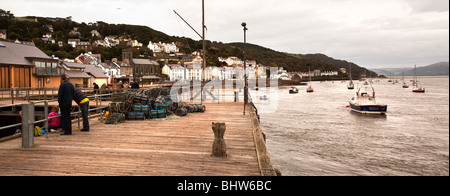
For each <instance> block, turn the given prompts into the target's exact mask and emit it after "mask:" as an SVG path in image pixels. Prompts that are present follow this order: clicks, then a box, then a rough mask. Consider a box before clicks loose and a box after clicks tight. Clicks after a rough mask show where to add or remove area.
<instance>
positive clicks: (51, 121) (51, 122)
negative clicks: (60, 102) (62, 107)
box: [48, 112, 61, 127]
mask: <svg viewBox="0 0 450 196" xmlns="http://www.w3.org/2000/svg"><path fill="white" fill-rule="evenodd" d="M54 116H58V112H52V113H50V114H49V115H48V117H49V118H51V117H54ZM60 123H61V118H54V119H49V120H48V125H50V126H52V127H59V124H60Z"/></svg>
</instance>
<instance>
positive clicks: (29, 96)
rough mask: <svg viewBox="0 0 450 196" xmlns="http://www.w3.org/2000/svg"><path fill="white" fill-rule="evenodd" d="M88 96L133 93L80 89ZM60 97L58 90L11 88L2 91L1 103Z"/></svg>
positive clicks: (110, 88)
mask: <svg viewBox="0 0 450 196" xmlns="http://www.w3.org/2000/svg"><path fill="white" fill-rule="evenodd" d="M79 89H81V91H83V93H85V94H86V95H95V94H111V93H116V92H124V91H132V90H133V89H130V88H123V89H118V88H116V87H109V88H106V89H98V90H97V92H95V90H94V88H79ZM57 97H58V88H9V89H0V101H5V100H8V101H11V104H15V103H16V102H17V101H27V102H30V101H41V100H49V99H55V98H57Z"/></svg>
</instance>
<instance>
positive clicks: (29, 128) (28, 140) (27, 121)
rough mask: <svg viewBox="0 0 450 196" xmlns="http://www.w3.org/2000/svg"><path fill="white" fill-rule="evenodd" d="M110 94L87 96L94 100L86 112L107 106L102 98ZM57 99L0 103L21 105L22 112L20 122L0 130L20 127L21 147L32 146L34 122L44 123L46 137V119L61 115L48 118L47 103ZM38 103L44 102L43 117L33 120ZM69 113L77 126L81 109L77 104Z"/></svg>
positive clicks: (0, 106)
mask: <svg viewBox="0 0 450 196" xmlns="http://www.w3.org/2000/svg"><path fill="white" fill-rule="evenodd" d="M112 95H113V94H112V93H110V94H101V95H96V94H95V95H92V96H88V98H89V99H92V98H93V99H94V101H95V108H93V109H89V110H88V112H92V111H96V112H95V113H97V114H99V113H100V112H101V110H102V109H105V108H107V106H103V104H102V99H104V98H109V99H111V97H112ZM57 101H58V100H44V101H35V102H28V103H20V104H10V105H0V108H8V107H13V108H15V107H21V114H22V115H21V118H22V120H21V122H20V123H17V124H12V125H7V126H3V127H0V131H2V130H5V129H10V128H15V127H20V128H21V134H20V135H21V136H22V148H31V147H33V145H34V127H35V124H38V123H45V124H44V127H45V129H44V130H45V131H46V133H45V137H46V138H47V139H48V133H49V132H50V130H49V125H48V120H49V119H53V118H59V117H61V115H59V116H55V117H51V118H48V114H49V112H48V108H49V103H51V102H57ZM40 103H44V117H45V118H44V119H42V120H35V119H36V113H35V106H36V104H40ZM70 115H71V117H73V116H76V119H75V120H77V121H78V127H79V126H80V118H81V110H80V108H79V106H78V111H76V112H72V113H71V114H70Z"/></svg>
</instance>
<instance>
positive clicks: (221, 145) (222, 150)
mask: <svg viewBox="0 0 450 196" xmlns="http://www.w3.org/2000/svg"><path fill="white" fill-rule="evenodd" d="M212 129H213V132H214V143H213V146H212V155H211V156H214V157H226V156H227V145H226V144H225V140H224V138H223V137H224V135H225V130H226V124H225V123H212Z"/></svg>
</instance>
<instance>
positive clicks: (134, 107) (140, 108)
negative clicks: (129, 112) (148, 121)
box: [133, 105, 142, 112]
mask: <svg viewBox="0 0 450 196" xmlns="http://www.w3.org/2000/svg"><path fill="white" fill-rule="evenodd" d="M133 112H142V106H141V105H133Z"/></svg>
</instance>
